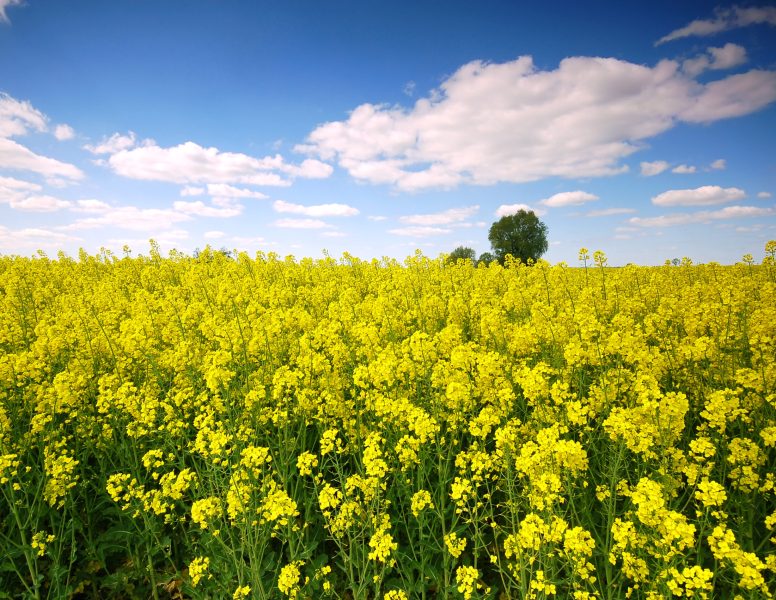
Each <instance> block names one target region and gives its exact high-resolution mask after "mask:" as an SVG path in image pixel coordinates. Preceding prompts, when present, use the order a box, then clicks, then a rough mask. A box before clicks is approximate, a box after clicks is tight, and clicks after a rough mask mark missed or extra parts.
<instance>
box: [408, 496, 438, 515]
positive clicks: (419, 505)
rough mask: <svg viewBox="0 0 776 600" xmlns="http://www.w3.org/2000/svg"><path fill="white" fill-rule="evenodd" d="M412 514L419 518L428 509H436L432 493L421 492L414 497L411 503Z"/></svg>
mask: <svg viewBox="0 0 776 600" xmlns="http://www.w3.org/2000/svg"><path fill="white" fill-rule="evenodd" d="M411 508H412V514H413V515H415V517H418V516H419V515H420V513H421V512H422V511H424V510H425V509H427V508H434V503H433V502H432V501H431V493H430V492H429V491H428V490H419V491H417V492H415V493H414V494H413V495H412V501H411Z"/></svg>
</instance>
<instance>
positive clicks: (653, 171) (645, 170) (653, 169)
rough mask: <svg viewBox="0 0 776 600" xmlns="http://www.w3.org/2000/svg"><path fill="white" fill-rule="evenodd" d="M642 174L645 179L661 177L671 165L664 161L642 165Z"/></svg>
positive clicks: (643, 163)
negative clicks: (655, 176) (654, 176)
mask: <svg viewBox="0 0 776 600" xmlns="http://www.w3.org/2000/svg"><path fill="white" fill-rule="evenodd" d="M640 166H641V174H642V175H644V177H652V176H653V175H660V173H662V172H663V171H665V170H666V169H668V168H669V167H670V166H671V165H670V164H668V163H667V162H666V161H664V160H654V161H652V162H642V163H641V165H640Z"/></svg>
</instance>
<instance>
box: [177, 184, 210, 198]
mask: <svg viewBox="0 0 776 600" xmlns="http://www.w3.org/2000/svg"><path fill="white" fill-rule="evenodd" d="M205 191H206V188H203V187H197V186H195V185H187V186H185V187H184V188H183V189H182V190H181V196H183V197H186V196H201V195H202V194H204V193H205Z"/></svg>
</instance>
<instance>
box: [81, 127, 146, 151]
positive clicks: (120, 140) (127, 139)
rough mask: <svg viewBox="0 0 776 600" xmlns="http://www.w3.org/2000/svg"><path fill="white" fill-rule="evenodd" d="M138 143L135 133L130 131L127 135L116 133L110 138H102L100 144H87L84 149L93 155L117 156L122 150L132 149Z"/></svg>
mask: <svg viewBox="0 0 776 600" xmlns="http://www.w3.org/2000/svg"><path fill="white" fill-rule="evenodd" d="M136 143H137V138H136V137H135V132H134V131H130V132H129V133H127V135H122V134H120V133H114V134H113V135H112V136H110V137H108V138H105V137H104V138H102V141H100V143H99V144H86V145H85V146H84V149H85V150H88V151H89V152H91V153H92V154H115V153H116V152H120V151H121V150H128V149H129V148H132V147H133V146H134V145H135V144H136Z"/></svg>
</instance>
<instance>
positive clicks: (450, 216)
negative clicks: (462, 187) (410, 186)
mask: <svg viewBox="0 0 776 600" xmlns="http://www.w3.org/2000/svg"><path fill="white" fill-rule="evenodd" d="M478 210H480V207H479V205H476V204H475V205H474V206H466V207H461V208H450V209H448V210H444V211H442V212H438V213H430V214H424V215H404V216H402V217H399V221H401V222H402V223H408V224H410V225H459V224H461V223H462V222H463V221H466V219H468V218H470V217H472V216H473V215H475V214H476V213H477V211H478Z"/></svg>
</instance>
